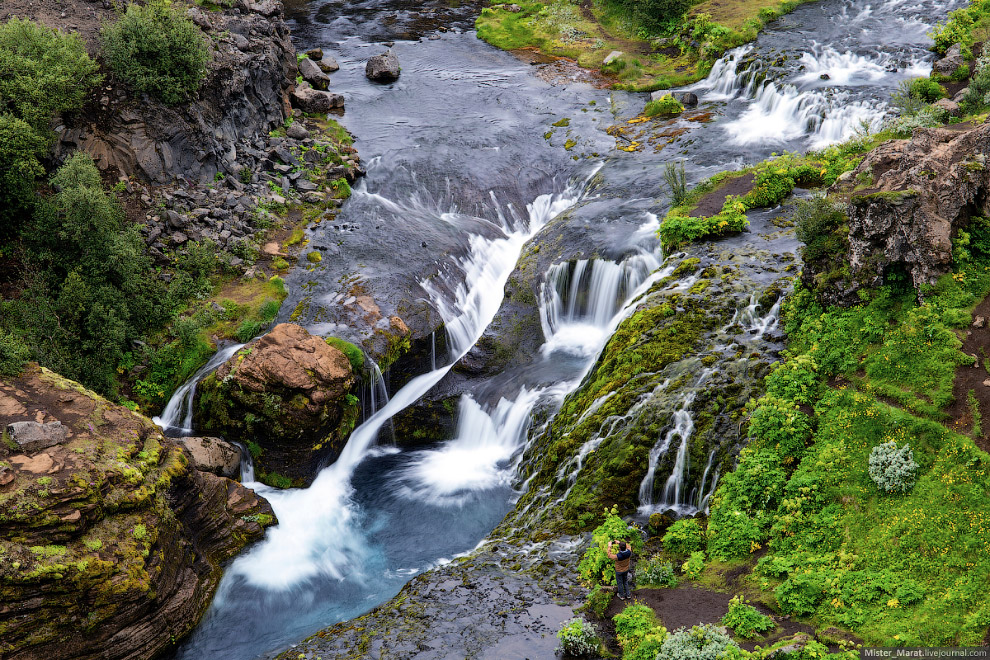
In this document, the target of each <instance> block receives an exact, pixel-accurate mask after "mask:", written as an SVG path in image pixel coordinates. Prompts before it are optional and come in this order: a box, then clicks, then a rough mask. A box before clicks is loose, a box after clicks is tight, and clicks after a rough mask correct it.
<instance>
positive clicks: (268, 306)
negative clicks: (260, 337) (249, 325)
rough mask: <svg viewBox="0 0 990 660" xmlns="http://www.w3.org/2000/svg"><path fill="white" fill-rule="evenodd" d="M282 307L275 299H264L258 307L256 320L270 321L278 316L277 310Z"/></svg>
mask: <svg viewBox="0 0 990 660" xmlns="http://www.w3.org/2000/svg"><path fill="white" fill-rule="evenodd" d="M281 307H282V303H280V302H279V301H277V300H266V301H265V302H263V303H262V304H261V307H259V308H258V320H259V321H261V322H262V323H271V322H272V321H274V320H275V317H276V316H278V310H279V309H280V308H281Z"/></svg>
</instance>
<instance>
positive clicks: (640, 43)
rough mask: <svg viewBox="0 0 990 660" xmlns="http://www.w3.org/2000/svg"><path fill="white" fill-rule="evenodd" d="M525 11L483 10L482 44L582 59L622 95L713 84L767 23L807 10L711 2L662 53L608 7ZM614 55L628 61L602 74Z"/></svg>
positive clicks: (791, 3)
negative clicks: (712, 73) (719, 64)
mask: <svg viewBox="0 0 990 660" xmlns="http://www.w3.org/2000/svg"><path fill="white" fill-rule="evenodd" d="M517 4H518V6H519V7H520V8H521V9H522V11H520V12H517V13H513V12H510V11H508V10H506V9H504V7H506V6H507V5H501V4H496V5H493V6H492V7H488V8H485V9H484V10H482V12H481V15H480V16H479V17H478V19H477V22H476V27H477V29H478V36H479V37H480V38H481V39H483V40H485V41H487V42H488V43H490V44H492V45H494V46H497V47H499V48H502V49H506V50H513V49H517V48H529V47H531V48H536V49H538V50H540V51H542V52H543V53H546V54H548V55H555V56H560V57H568V58H571V59H574V60H576V61H577V62H578V63H579V64H580V65H581V66H583V67H585V68H589V69H602V70H603V72H605V73H607V74H609V75H610V79H611V80H613V84H614V86H615V87H616V88H620V89H629V90H633V91H650V90H654V89H666V88H669V87H676V86H679V85H684V84H687V83H690V82H694V81H696V80H699V79H701V78H703V77H705V76H706V75H707V74H708V71H709V70H710V69H711V65H712V64H713V63H714V61H715V59H717V58H718V57H719V56H721V54H722V53H723V52H725V51H726V50H728V49H729V48H732V47H735V46H739V45H742V44H744V43H746V42H748V41H752V40H753V39H754V38H756V35H757V33H758V32H759V30H760V29H761V28H762V27H763V26H764V25H765V24H766V23H767V22H769V21H771V20H773V19H775V18H777V17H778V16H781V15H783V14H785V13H787V12H789V11H792V10H793V9H794V8H795V7H797V6H798V5H799V4H801V3H800V2H798V1H796V0H731V1H725V0H704V1H703V2H700V3H698V4H696V5H695V6H694V7H693V8H692V9H691V10H690V11H689V12H688V15H687V16H686V17H685V19H684V20H683V21H682V23H681V25H680V27H679V28H678V29H677V30H676V32H677V34H676V35H675V36H674V37H673V38H671V39H668V40H667V43H666V46H665V47H664V49H663V51H662V52H661V51H660V50H659V49H657V48H655V47H654V45H653V44H651V42H650V39H649V38H643V36H644V33H642V32H641V31H640V30H639V29H638V27H637V26H636V25H635V24H634V23H633V22H631V21H630V20H629V19H628V18H627V17H624V16H622V15H621V14H617V13H616V12H615V11H614V10H609V9H607V8H605V7H604V5H603V4H602V3H600V2H591V3H585V5H584V6H581V7H579V6H577V5H574V4H571V3H569V2H567V0H558V1H556V2H546V3H541V2H519V3H517ZM699 17H708V18H709V20H708V21H706V20H705V19H704V18H701V19H700V20H699ZM692 42H693V43H695V44H696V45H695V46H692V45H691V44H692ZM613 50H618V51H621V52H622V53H623V55H622V57H620V58H619V61H618V62H615V63H611V64H610V65H608V66H606V67H604V68H602V62H603V60H604V59H605V57H606V56H607V55H608V54H609V53H610V52H612V51H613Z"/></svg>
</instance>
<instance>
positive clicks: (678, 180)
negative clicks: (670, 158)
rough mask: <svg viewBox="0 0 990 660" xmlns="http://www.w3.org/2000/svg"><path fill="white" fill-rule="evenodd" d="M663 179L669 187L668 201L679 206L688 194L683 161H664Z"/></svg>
mask: <svg viewBox="0 0 990 660" xmlns="http://www.w3.org/2000/svg"><path fill="white" fill-rule="evenodd" d="M663 180H664V183H666V184H667V187H668V188H670V201H671V204H672V205H673V206H680V205H681V204H683V203H684V202H685V200H686V199H687V195H688V189H687V175H686V174H685V173H684V161H683V160H682V161H680V162H679V163H676V164H675V163H665V164H664V166H663Z"/></svg>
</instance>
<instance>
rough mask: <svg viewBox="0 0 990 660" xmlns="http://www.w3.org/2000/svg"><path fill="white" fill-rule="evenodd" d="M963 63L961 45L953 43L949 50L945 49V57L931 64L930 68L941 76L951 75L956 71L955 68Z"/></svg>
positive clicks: (964, 61)
mask: <svg viewBox="0 0 990 660" xmlns="http://www.w3.org/2000/svg"><path fill="white" fill-rule="evenodd" d="M965 63H966V60H965V58H963V55H962V46H961V45H960V44H955V45H954V46H952V47H951V48H949V50H947V51H945V57H943V58H942V59H940V60H938V61H937V62H935V64H933V65H932V70H933V71H934V72H935V73H937V74H939V75H942V76H951V75H952V74H953V73H955V72H956V69H958V68H959V67H961V66H962V65H963V64H965Z"/></svg>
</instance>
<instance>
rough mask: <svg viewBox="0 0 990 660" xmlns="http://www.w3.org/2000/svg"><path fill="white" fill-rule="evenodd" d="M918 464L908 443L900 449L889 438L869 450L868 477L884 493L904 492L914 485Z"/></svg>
mask: <svg viewBox="0 0 990 660" xmlns="http://www.w3.org/2000/svg"><path fill="white" fill-rule="evenodd" d="M917 473H918V464H917V463H915V462H914V452H912V451H911V447H910V446H909V445H904V446H903V447H901V448H900V449H898V448H897V443H896V442H894V441H893V440H891V441H890V442H885V443H883V444H882V445H877V446H876V447H874V448H873V451H871V452H870V478H871V479H873V481H874V483H876V485H877V486H878V487H879V488H880V490H882V491H884V492H885V493H906V492H908V491H909V490H911V488H912V487H913V486H914V482H915V479H916V476H917Z"/></svg>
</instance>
